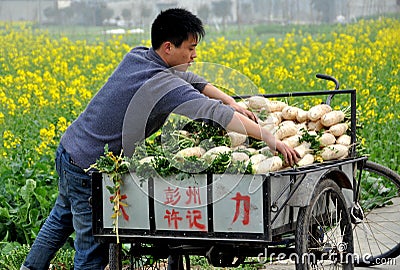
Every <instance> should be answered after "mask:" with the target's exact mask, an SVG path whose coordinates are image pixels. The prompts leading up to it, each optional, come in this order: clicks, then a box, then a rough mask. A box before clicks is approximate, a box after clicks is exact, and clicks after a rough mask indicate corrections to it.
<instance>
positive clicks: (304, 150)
mask: <svg viewBox="0 0 400 270" xmlns="http://www.w3.org/2000/svg"><path fill="white" fill-rule="evenodd" d="M294 150H296V152H297V153H298V154H299V156H300V158H303V157H304V156H305V155H306V154H309V153H311V152H312V151H313V150H311V149H310V146H309V145H308V144H304V143H302V144H300V145H299V146H296V147H295V148H294Z"/></svg>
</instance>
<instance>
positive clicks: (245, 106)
mask: <svg viewBox="0 0 400 270" xmlns="http://www.w3.org/2000/svg"><path fill="white" fill-rule="evenodd" d="M236 103H237V105H239V106H240V107H242V108H243V109H246V110H247V109H248V108H249V106H248V105H247V102H245V101H243V100H241V101H238V102H236Z"/></svg>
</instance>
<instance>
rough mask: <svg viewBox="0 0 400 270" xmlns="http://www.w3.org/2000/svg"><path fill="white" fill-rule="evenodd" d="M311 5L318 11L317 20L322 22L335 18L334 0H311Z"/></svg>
mask: <svg viewBox="0 0 400 270" xmlns="http://www.w3.org/2000/svg"><path fill="white" fill-rule="evenodd" d="M311 6H312V7H313V8H314V9H315V10H316V11H318V12H319V13H320V16H321V17H320V18H319V20H320V21H321V22H324V23H330V22H334V21H335V19H336V15H337V14H336V8H335V7H336V0H311Z"/></svg>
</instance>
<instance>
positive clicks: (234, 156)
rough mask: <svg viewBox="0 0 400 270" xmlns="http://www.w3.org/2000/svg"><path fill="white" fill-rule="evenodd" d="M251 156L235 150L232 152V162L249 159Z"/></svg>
mask: <svg viewBox="0 0 400 270" xmlns="http://www.w3.org/2000/svg"><path fill="white" fill-rule="evenodd" d="M249 159H250V157H249V156H248V155H247V154H246V153H243V152H233V153H232V162H239V161H248V160H249Z"/></svg>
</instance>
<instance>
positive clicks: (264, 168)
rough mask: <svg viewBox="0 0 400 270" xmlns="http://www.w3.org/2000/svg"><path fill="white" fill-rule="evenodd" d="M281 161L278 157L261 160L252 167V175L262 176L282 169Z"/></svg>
mask: <svg viewBox="0 0 400 270" xmlns="http://www.w3.org/2000/svg"><path fill="white" fill-rule="evenodd" d="M282 166H283V161H282V159H281V158H280V157H278V156H273V157H270V158H267V159H264V160H262V161H261V162H259V163H257V164H253V165H252V169H253V173H254V174H264V173H268V172H275V171H278V170H280V169H281V168H282Z"/></svg>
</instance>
